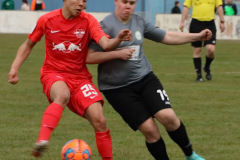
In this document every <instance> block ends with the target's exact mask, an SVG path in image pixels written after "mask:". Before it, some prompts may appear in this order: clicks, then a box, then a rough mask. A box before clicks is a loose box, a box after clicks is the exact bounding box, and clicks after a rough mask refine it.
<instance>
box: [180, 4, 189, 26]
mask: <svg viewBox="0 0 240 160" xmlns="http://www.w3.org/2000/svg"><path fill="white" fill-rule="evenodd" d="M189 9H190V8H188V7H187V6H184V7H183V11H182V18H181V22H180V25H179V29H180V30H181V31H183V28H184V22H185V20H186V19H187V16H188V12H189Z"/></svg>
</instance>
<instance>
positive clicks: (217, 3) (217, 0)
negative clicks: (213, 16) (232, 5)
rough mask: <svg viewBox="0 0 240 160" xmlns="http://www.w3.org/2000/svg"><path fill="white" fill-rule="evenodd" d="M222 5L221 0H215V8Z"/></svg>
mask: <svg viewBox="0 0 240 160" xmlns="http://www.w3.org/2000/svg"><path fill="white" fill-rule="evenodd" d="M221 5H222V0H216V6H215V7H216V8H217V7H218V6H221Z"/></svg>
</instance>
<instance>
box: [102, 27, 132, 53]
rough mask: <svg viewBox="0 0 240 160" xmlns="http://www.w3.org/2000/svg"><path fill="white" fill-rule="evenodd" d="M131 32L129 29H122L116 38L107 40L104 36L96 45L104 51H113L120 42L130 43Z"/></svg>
mask: <svg viewBox="0 0 240 160" xmlns="http://www.w3.org/2000/svg"><path fill="white" fill-rule="evenodd" d="M131 40H132V32H131V31H130V30H129V29H124V30H122V31H120V32H119V34H118V36H117V37H116V38H113V39H109V38H108V37H106V36H103V37H102V38H100V40H99V41H98V44H99V45H100V46H101V47H102V48H103V49H104V50H105V51H110V50H113V49H115V48H116V47H117V46H118V45H119V44H120V43H121V42H122V41H131Z"/></svg>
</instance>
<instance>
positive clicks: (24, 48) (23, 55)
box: [8, 39, 36, 84]
mask: <svg viewBox="0 0 240 160" xmlns="http://www.w3.org/2000/svg"><path fill="white" fill-rule="evenodd" d="M35 44H36V42H32V41H31V40H30V39H27V40H26V41H25V42H23V44H22V45H21V46H20V47H19V49H18V51H17V55H16V57H15V59H14V61H13V63H12V65H11V68H10V71H9V73H8V82H9V83H11V84H16V83H18V81H19V77H18V69H19V68H20V67H21V65H22V64H23V62H24V61H25V60H26V59H27V57H28V56H29V54H30V52H31V50H32V48H33V47H34V45H35Z"/></svg>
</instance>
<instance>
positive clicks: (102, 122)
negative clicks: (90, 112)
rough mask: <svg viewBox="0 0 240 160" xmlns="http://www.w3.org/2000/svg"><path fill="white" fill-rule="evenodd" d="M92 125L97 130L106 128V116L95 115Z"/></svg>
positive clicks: (100, 130)
mask: <svg viewBox="0 0 240 160" xmlns="http://www.w3.org/2000/svg"><path fill="white" fill-rule="evenodd" d="M92 125H93V128H94V129H95V130H96V131H98V132H102V131H105V130H106V129H107V124H106V118H105V117H104V116H99V117H96V118H95V119H94V120H93V121H92Z"/></svg>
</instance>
